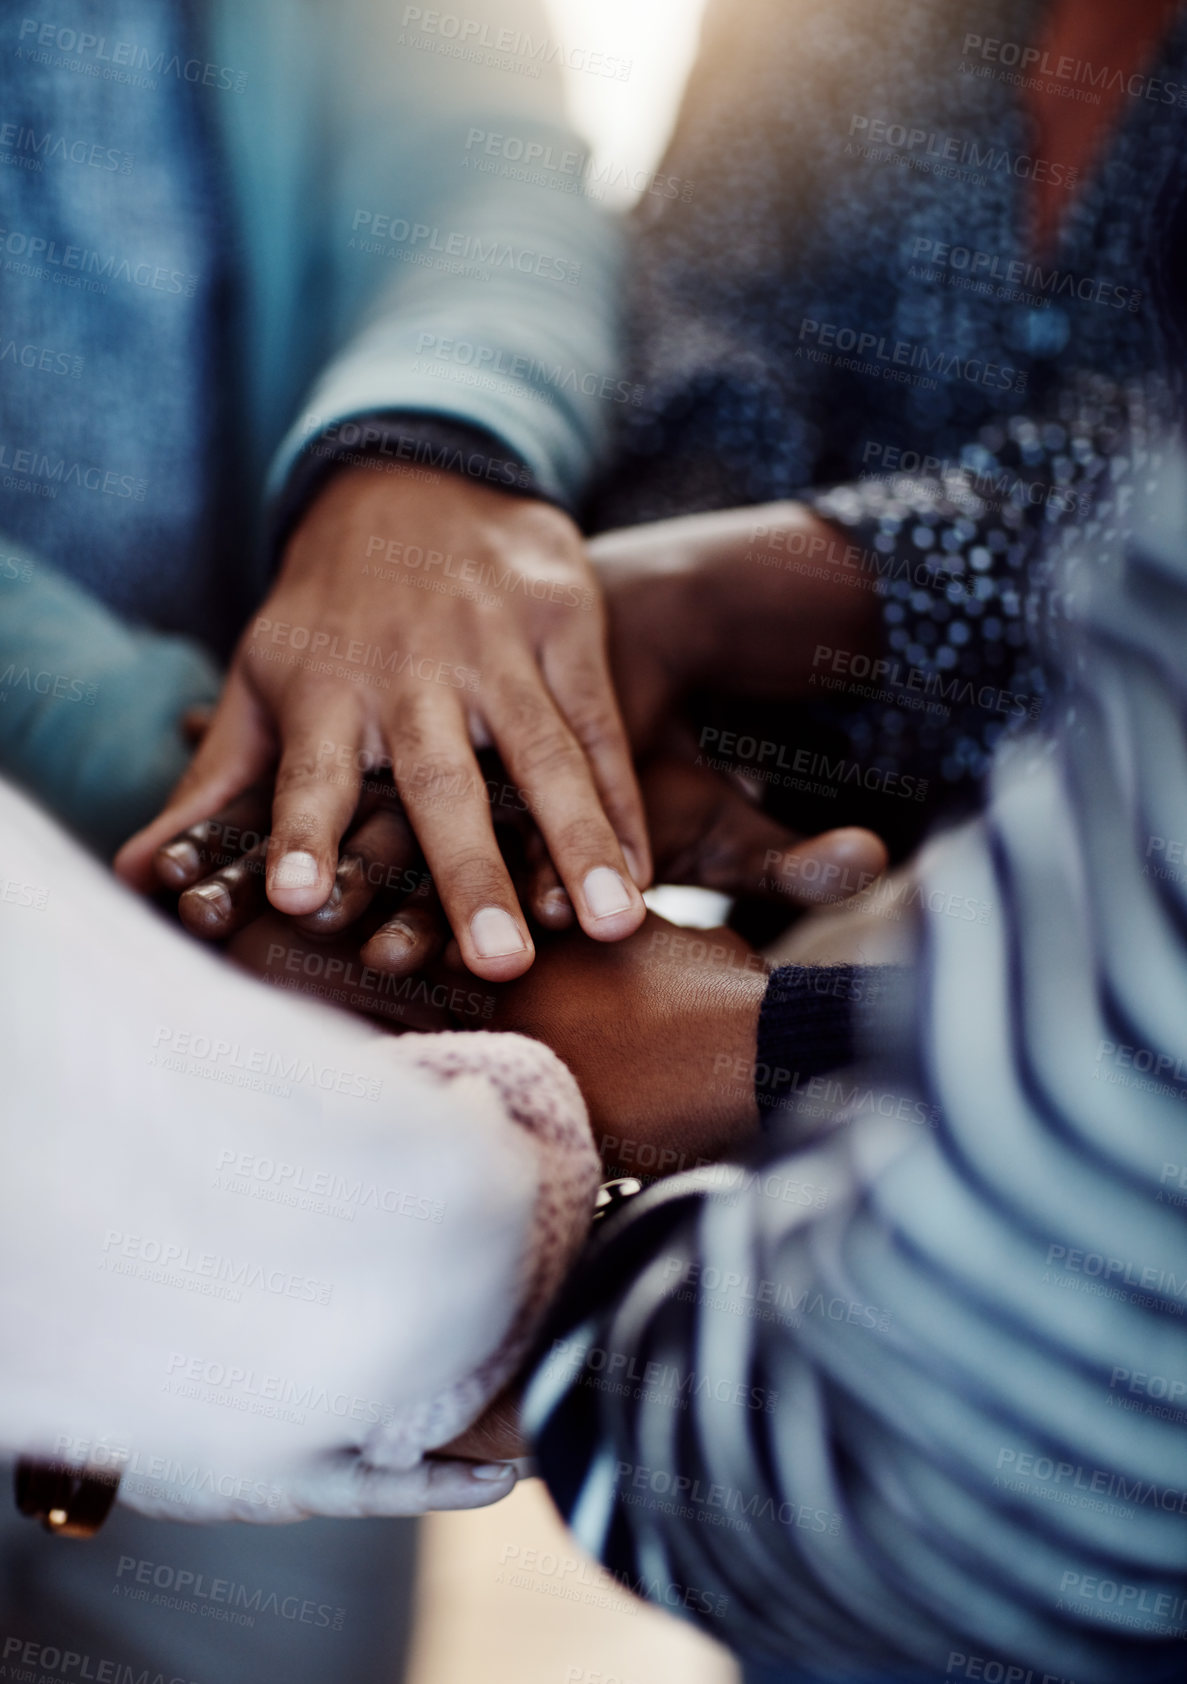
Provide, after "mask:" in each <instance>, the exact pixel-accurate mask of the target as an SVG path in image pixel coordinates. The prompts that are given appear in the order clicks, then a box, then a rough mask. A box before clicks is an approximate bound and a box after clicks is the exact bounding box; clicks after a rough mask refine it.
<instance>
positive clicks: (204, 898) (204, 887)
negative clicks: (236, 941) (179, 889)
mask: <svg viewBox="0 0 1187 1684" xmlns="http://www.w3.org/2000/svg"><path fill="white" fill-rule="evenodd" d="M185 900H186V904H187V906H189V905H192V904H193V902H194V901H200V902H201V903H202V913H203V916H204V917H205V918H206V919H208V920H209V921H210V922H211V923H215V922H218V923H221V922H222V920H223V919H224V918H227V917H229V916H230V913H231V896H230V893H229V892H228V890H227V887H226V884H225V883H198V884H196V885H195V887H194V888H192V889H187V890H186V892H185Z"/></svg>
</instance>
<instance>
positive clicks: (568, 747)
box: [516, 717, 584, 779]
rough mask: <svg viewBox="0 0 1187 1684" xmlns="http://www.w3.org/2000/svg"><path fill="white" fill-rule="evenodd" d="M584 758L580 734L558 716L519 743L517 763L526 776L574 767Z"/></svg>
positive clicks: (554, 772) (566, 770)
mask: <svg viewBox="0 0 1187 1684" xmlns="http://www.w3.org/2000/svg"><path fill="white" fill-rule="evenodd" d="M583 758H584V757H583V755H582V752H581V748H580V745H579V744H578V742H577V740H576V738H575V737H573V736H572V735H571V733H570V732H569V731H568V730H567V729H566V728H565V726H564V725H563V724H561V722H560V721H559V720H558V719H556V718H555V717H554V718H552V719H550V720H548V721H547V722H546V723H544V724H542V725H541V726H540V727H539V729H538V730H537V731H535V732H534V733H530V734H526V735H525V737H524V739H523V740H522V741H521V742H520V743H519V744H518V745H517V753H516V763H517V766H518V768H519V770H520V771H521V773H522V775H523V777H524V778H525V779H528V778H532V777H534V776H535V775H536V774H537V773H541V772H546V773H549V774H558V773H565V772H571V771H574V770H575V769H576V768H577V767H578V765H580V764H581V762H582V760H583Z"/></svg>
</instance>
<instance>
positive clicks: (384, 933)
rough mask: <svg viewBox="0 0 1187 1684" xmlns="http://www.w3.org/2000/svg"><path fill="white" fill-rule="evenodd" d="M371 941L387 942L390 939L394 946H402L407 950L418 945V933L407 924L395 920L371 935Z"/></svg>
mask: <svg viewBox="0 0 1187 1684" xmlns="http://www.w3.org/2000/svg"><path fill="white" fill-rule="evenodd" d="M371 941H377V942H382V943H385V944H386V943H387V942H389V941H390V942H391V943H392V945H393V946H395V947H402V948H403V949H404V950H405V952H407V951H408V949H409V948H411V947H415V946H416V933H415V931H413V930H410V929H409V927H408V925H407V924H401V923H399V922H395V923H391V924H385V925H384V926H383V928H382V929H381V930H376V932H375V934H374V935H373V936H372V937H371ZM367 945H368V946H370V945H371V943H370V942H368V944H367Z"/></svg>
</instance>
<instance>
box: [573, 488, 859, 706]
mask: <svg viewBox="0 0 1187 1684" xmlns="http://www.w3.org/2000/svg"><path fill="white" fill-rule="evenodd" d="M640 543H643V544H644V545H645V546H646V553H647V559H648V566H647V569H646V570H645V571H643V570H641V569H640V568H639V567H638V558H639V554H640ZM590 553H591V555H592V556H593V558H594V561H595V563H596V565H597V568H598V572H599V574H600V575H601V577H602V578H603V580H604V582H605V585H606V589H607V600H608V602H609V604H610V609H611V616H612V627H621V628H622V630H623V631H627V630H628V628H629V626H638V625H644V624H645V625H646V626H647V628H648V635H649V638H652V639H654V640H655V641H656V642H657V644H658V648H659V652H660V655H661V658H662V659H663V660H664V662H665V664H666V665H667V666H668V667H669V668H670V669H671V670H672V671H678V672H679V673H680V675H681V678H682V680H683V681H684V682H686V683H687V684H688V685H690V686H692V685H703V686H706V687H708V688H717V689H721V690H727V691H729V692H731V693H732V694H735V695H744V696H746V695H749V696H759V697H763V698H766V699H771V700H775V699H783V698H794V697H797V696H801V695H803V694H804V693H805V692H806V690H807V687H808V681H809V677H810V674H811V671H812V660H813V654H814V651H815V649H816V648H817V647H818V645H820V644H827V645H829V647H831V648H843V649H847V650H850V651H852V652H853V653H858V654H869V653H871V652H872V651H874V650H875V648H876V646H877V640H878V636H879V630H880V611H879V607H878V600H877V597H876V596H875V595H874V594H873V593H872V592H871V591H870V590H868V589H860V588H857V589H855V588H854V584H855V578H854V570H853V565H852V564H853V559H854V556H855V555H856V553H857V552H856V550H855V549H854V546H853V544H852V542H851V540H850V539H849V537H848V536H847V534H845V533H844V532H843V531H841V530H840V529H838V528H835V527H833V526H830V525H829V524H828V523H827V522H825V521H823V520H821V519H820V518H819V517H818V516H817V515H815V514H814V513H813V512H812V511H811V510H809V509H807V508H806V507H805V506H804V505H803V504H802V503H795V502H789V503H771V504H767V505H763V506H758V507H755V508H739V509H723V510H719V511H716V512H714V513H712V514H703V515H690V516H687V517H685V518H683V519H679V520H672V521H662V522H657V523H656V524H655V525H654V526H653V527H636V528H627V529H625V530H623V531H621V532H610V533H605V534H603V535H601V536H600V537H598V538H596V539H595V540H594V541H593V543H592V544H591V546H590ZM674 587H675V589H674ZM676 592H678V593H679V598H680V606H679V609H678V611H677V612H673V609H672V599H673V596H674V595H675V593H676Z"/></svg>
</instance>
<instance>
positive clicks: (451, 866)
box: [437, 848, 514, 908]
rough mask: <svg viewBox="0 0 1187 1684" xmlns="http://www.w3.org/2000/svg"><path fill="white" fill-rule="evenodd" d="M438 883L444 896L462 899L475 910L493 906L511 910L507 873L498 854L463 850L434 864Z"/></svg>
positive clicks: (487, 851) (477, 849) (511, 899)
mask: <svg viewBox="0 0 1187 1684" xmlns="http://www.w3.org/2000/svg"><path fill="white" fill-rule="evenodd" d="M437 882H438V885H439V887H440V889H441V891H442V893H443V894H445V895H447V896H452V897H453V898H454V899H455V900H464V901H466V902H467V903H470V904H472V905H473V906H474V907H475V908H478V907H480V906H489V905H492V904H498V905H502V904H504V903H506V904H507V906H508V907H510V905H511V904H513V901H514V897H513V896H512V895H511V894H510V891H509V884H508V878H507V873H506V871H505V869H504V868H503V864H502V861H501V860H500V859H499V856H498V851H497V850H494V852H493V853H492V852H491V851H490V850H487V849H484V848H463V849H461V850H460V851H459V852H458V853H456V854H453V855H451V856H450V858H449V859H447V860H444V861H439V862H438V864H437Z"/></svg>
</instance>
